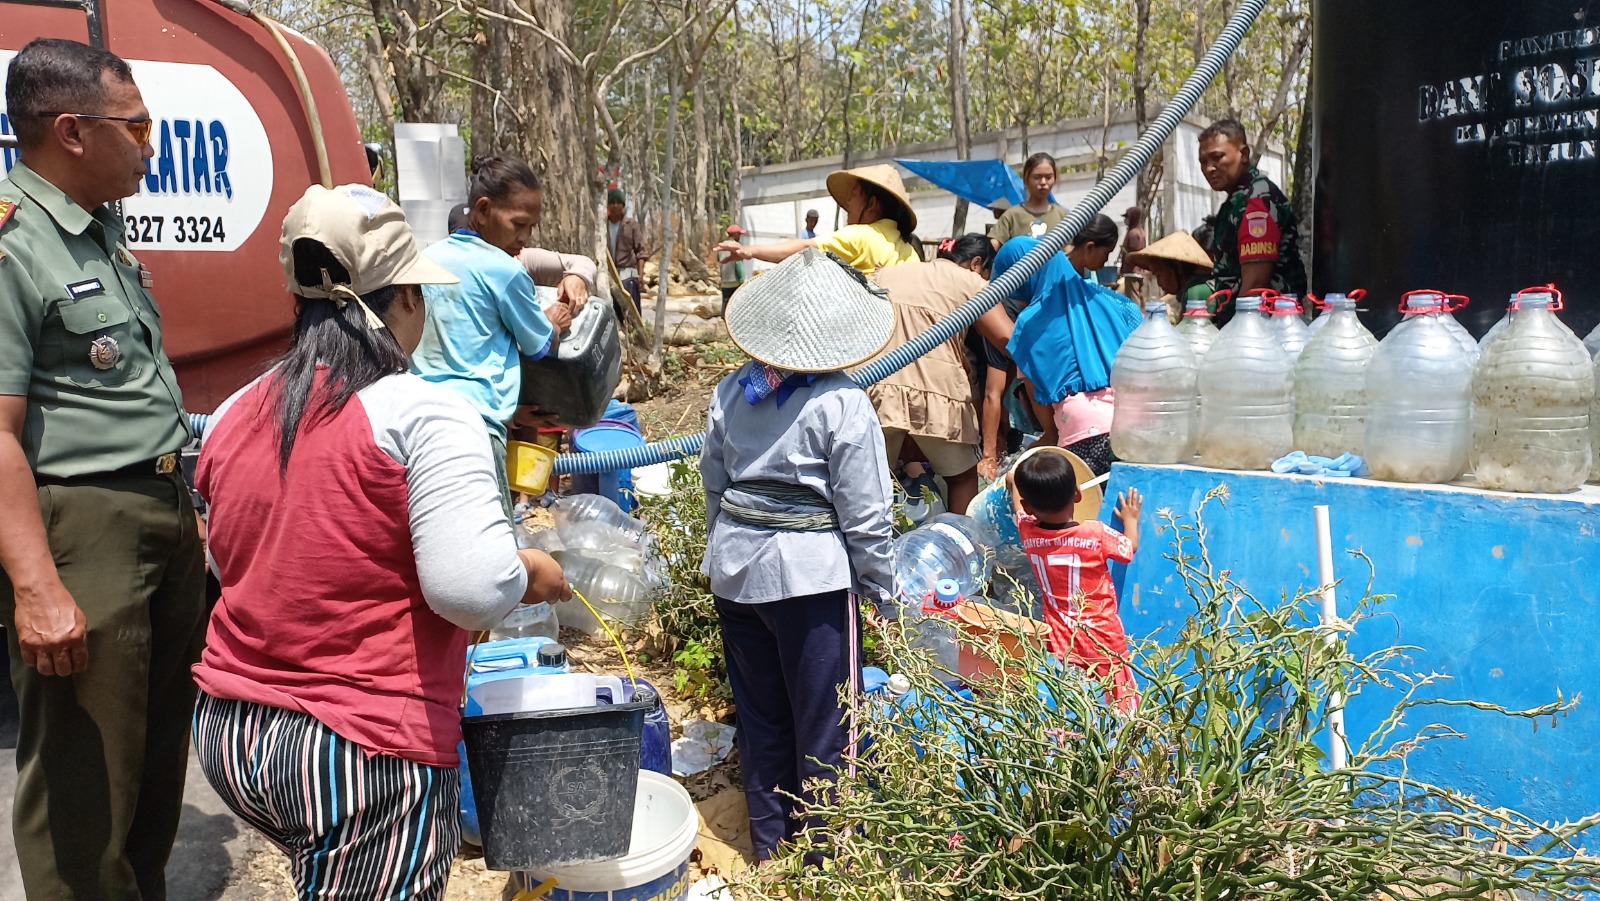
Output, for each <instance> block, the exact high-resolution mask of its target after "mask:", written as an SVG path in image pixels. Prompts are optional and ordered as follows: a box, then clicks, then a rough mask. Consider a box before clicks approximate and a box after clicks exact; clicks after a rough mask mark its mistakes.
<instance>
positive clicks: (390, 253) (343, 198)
mask: <svg viewBox="0 0 1600 901" xmlns="http://www.w3.org/2000/svg"><path fill="white" fill-rule="evenodd" d="M302 238H310V239H311V240H313V241H318V242H320V243H321V244H322V245H323V246H324V247H327V248H328V250H329V251H330V252H331V253H332V254H333V256H334V259H336V260H338V261H339V262H340V263H341V264H343V265H344V268H345V269H347V270H349V271H350V289H351V290H352V291H354V292H355V293H357V294H370V293H372V292H373V291H376V290H378V289H380V288H386V287H388V286H389V285H451V284H455V283H456V282H459V281H460V279H458V278H456V277H455V276H454V275H451V274H450V270H448V269H446V268H444V267H443V266H440V265H439V264H438V263H435V262H434V261H432V260H430V259H428V258H427V257H426V256H423V254H422V250H421V249H420V248H419V247H418V246H417V238H416V236H415V235H413V234H412V233H411V226H409V225H407V224H406V214H405V213H404V212H402V211H401V209H400V207H399V205H397V204H396V203H395V202H394V201H393V200H390V199H389V197H388V196H387V195H385V194H384V193H383V192H381V191H376V190H374V189H372V188H369V187H367V186H366V185H339V186H337V187H333V188H324V187H323V186H322V185H312V186H311V187H309V188H307V189H306V192H305V194H304V195H302V196H301V197H300V199H299V200H297V201H295V204H294V206H292V207H290V208H289V214H288V215H287V216H284V217H283V234H282V237H281V239H280V241H279V244H278V262H279V263H281V264H282V265H283V271H284V274H285V275H286V276H288V279H289V293H291V294H298V295H299V296H301V297H314V298H327V297H329V296H331V291H330V288H329V287H328V286H324V285H321V284H315V285H302V284H300V283H299V282H297V281H295V277H294V242H296V241H298V240H300V239H302Z"/></svg>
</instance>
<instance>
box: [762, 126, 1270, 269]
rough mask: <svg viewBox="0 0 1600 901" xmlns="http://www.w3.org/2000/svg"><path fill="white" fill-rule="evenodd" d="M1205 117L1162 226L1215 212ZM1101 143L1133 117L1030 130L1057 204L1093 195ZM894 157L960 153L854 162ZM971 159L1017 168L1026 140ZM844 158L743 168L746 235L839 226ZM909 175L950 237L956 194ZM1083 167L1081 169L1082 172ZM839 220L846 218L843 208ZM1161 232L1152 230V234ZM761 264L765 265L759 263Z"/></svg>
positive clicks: (917, 202)
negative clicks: (1203, 151)
mask: <svg viewBox="0 0 1600 901" xmlns="http://www.w3.org/2000/svg"><path fill="white" fill-rule="evenodd" d="M1204 127H1205V123H1204V122H1201V121H1198V120H1195V121H1185V122H1183V123H1181V124H1180V125H1179V127H1178V130H1177V132H1176V133H1175V134H1174V135H1173V137H1172V139H1171V140H1170V141H1169V142H1168V144H1167V147H1168V153H1167V163H1166V177H1165V179H1164V184H1163V190H1162V193H1161V198H1160V203H1161V205H1162V206H1163V207H1164V210H1163V213H1162V221H1163V225H1164V232H1165V231H1174V230H1177V229H1183V230H1186V231H1188V230H1193V229H1194V228H1196V227H1198V226H1199V225H1200V223H1201V221H1202V220H1203V219H1204V218H1205V217H1206V216H1208V215H1211V214H1212V213H1214V212H1216V209H1217V207H1218V206H1219V205H1220V204H1221V202H1222V195H1221V194H1218V193H1216V192H1214V191H1212V190H1211V188H1210V186H1208V185H1207V184H1206V181H1205V178H1204V177H1203V176H1202V175H1201V174H1200V165H1199V162H1198V160H1197V159H1196V155H1197V153H1198V150H1199V142H1198V138H1199V134H1200V131H1201V130H1202V129H1203V128H1204ZM1102 131H1104V133H1105V139H1104V144H1103V146H1104V147H1105V148H1106V150H1107V152H1108V153H1110V154H1111V155H1112V158H1113V159H1112V162H1115V158H1116V156H1117V154H1118V153H1119V151H1120V150H1122V149H1124V148H1126V147H1127V146H1129V145H1131V144H1132V143H1133V141H1134V140H1135V139H1136V138H1137V133H1136V131H1135V129H1134V125H1133V122H1132V121H1131V120H1130V119H1129V118H1128V117H1121V118H1119V119H1117V120H1114V121H1113V122H1112V124H1111V126H1110V128H1109V129H1108V130H1107V129H1103V127H1102V121H1101V120H1099V119H1078V120H1073V121H1069V122H1063V123H1058V124H1056V125H1054V126H1048V127H1043V128H1039V129H1035V130H1031V131H1030V132H1029V135H1028V152H1029V153H1037V152H1039V151H1044V152H1046V153H1049V154H1050V155H1051V156H1054V157H1056V159H1057V161H1058V163H1059V164H1060V166H1061V168H1062V170H1063V171H1062V173H1061V177H1060V179H1059V180H1058V182H1057V184H1056V189H1055V195H1056V200H1057V202H1059V203H1061V204H1062V205H1063V206H1066V207H1069V208H1070V207H1072V206H1075V205H1076V204H1077V203H1078V202H1080V201H1081V200H1083V198H1084V197H1086V196H1088V193H1089V191H1090V190H1091V189H1092V188H1093V187H1094V185H1095V182H1096V171H1097V169H1096V167H1095V165H1094V161H1095V159H1096V154H1098V153H1099V152H1100V151H1101V148H1102ZM896 157H901V158H907V159H925V160H953V159H955V158H956V155H955V146H954V143H953V142H950V141H945V142H938V143H930V144H913V145H903V146H899V147H893V148H888V149H885V150H881V151H878V152H875V153H870V154H862V155H860V156H858V157H857V158H856V160H855V161H854V162H853V165H855V166H871V165H876V164H878V163H892V161H893V160H894V159H895V158H896ZM972 158H973V159H986V158H987V159H994V158H1004V159H1007V160H1008V161H1010V162H1011V164H1012V165H1013V166H1015V167H1017V168H1018V169H1019V170H1020V168H1021V166H1022V160H1023V154H1022V140H1021V134H1020V132H1018V131H1017V130H1014V129H1013V130H1011V131H1009V132H1004V133H989V134H985V135H979V136H976V137H975V138H974V139H973V146H972ZM843 162H844V161H843V159H842V158H841V157H837V156H835V157H826V158H821V159H813V160H804V161H801V162H796V163H784V164H781V165H776V166H765V167H753V168H749V169H746V170H745V172H744V179H743V186H744V196H743V213H742V216H741V219H740V224H741V225H742V226H744V228H745V230H746V231H748V232H750V237H748V238H746V240H747V241H750V242H753V243H764V242H767V241H777V240H783V239H786V238H793V237H795V236H797V235H798V234H799V233H800V229H801V228H803V227H804V225H805V212H806V210H807V209H815V210H816V211H817V212H818V213H819V214H820V220H819V223H818V227H817V232H818V234H822V235H826V234H828V233H829V232H831V231H832V230H833V228H834V223H835V221H836V220H835V212H836V211H837V205H836V204H835V203H834V202H833V199H832V198H831V197H829V196H828V192H827V187H826V180H827V177H828V173H830V172H833V171H834V170H836V169H838V168H839V167H840V166H841V165H843ZM896 168H897V169H898V171H899V172H900V176H901V178H903V179H905V182H906V189H907V191H909V192H910V193H911V202H912V206H913V207H914V208H915V209H916V211H917V219H918V225H917V234H918V236H919V237H922V238H924V239H927V240H935V239H939V238H944V237H948V236H949V235H950V234H951V229H952V226H953V224H954V221H955V205H956V198H955V196H954V195H952V194H950V193H949V192H947V191H944V190H942V189H939V188H935V187H933V186H932V185H930V184H928V183H927V182H924V181H923V180H922V179H920V178H917V177H915V176H913V175H911V173H909V172H908V171H906V170H905V169H900V168H899V167H896ZM1261 168H1262V171H1263V172H1265V173H1266V174H1267V175H1268V176H1269V177H1270V178H1272V179H1273V181H1276V182H1278V184H1280V185H1282V184H1283V180H1282V174H1283V169H1284V161H1283V157H1282V155H1281V154H1280V153H1278V152H1276V151H1271V152H1269V153H1268V154H1267V156H1266V157H1265V158H1264V159H1263V160H1262V162H1261ZM1080 169H1082V170H1086V171H1077V170H1080ZM1134 200H1135V196H1134V185H1133V184H1129V185H1127V186H1126V187H1124V188H1123V189H1122V190H1121V191H1119V192H1118V193H1117V195H1116V196H1115V197H1114V198H1113V199H1112V201H1111V202H1110V203H1108V204H1106V206H1105V207H1104V209H1103V210H1102V212H1105V213H1106V214H1107V215H1109V216H1111V217H1112V218H1113V219H1116V220H1118V223H1119V225H1120V223H1121V217H1122V211H1123V210H1125V209H1127V208H1128V207H1130V206H1133V204H1134ZM837 221H838V222H839V223H840V224H843V221H844V217H843V213H842V212H841V213H839V216H838V219H837ZM993 221H994V217H993V215H992V214H990V213H989V211H988V210H984V209H979V208H975V207H974V208H969V209H968V211H967V230H968V231H982V230H984V229H985V228H987V227H988V226H989V224H990V223H991V222H993ZM1154 237H1156V236H1155V235H1152V238H1154ZM757 267H758V268H764V264H760V263H758V264H757Z"/></svg>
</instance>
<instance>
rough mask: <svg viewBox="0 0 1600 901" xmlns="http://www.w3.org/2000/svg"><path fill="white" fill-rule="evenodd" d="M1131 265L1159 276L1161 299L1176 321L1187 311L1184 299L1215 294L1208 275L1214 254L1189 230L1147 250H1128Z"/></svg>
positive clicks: (1128, 259)
mask: <svg viewBox="0 0 1600 901" xmlns="http://www.w3.org/2000/svg"><path fill="white" fill-rule="evenodd" d="M1127 261H1128V263H1129V265H1132V266H1135V267H1137V268H1139V269H1144V270H1147V271H1148V272H1150V274H1152V275H1154V276H1155V277H1156V283H1157V284H1159V285H1160V286H1161V299H1162V300H1164V301H1166V302H1167V312H1168V313H1169V314H1170V316H1171V318H1172V320H1173V321H1174V322H1176V321H1177V320H1178V318H1179V317H1180V316H1182V315H1183V305H1184V302H1185V301H1187V300H1190V299H1198V300H1205V299H1206V298H1207V297H1208V296H1209V295H1210V294H1211V288H1210V286H1209V285H1207V284H1206V278H1207V277H1209V276H1210V275H1211V257H1210V255H1208V254H1207V253H1206V250H1205V248H1204V247H1201V246H1200V242H1199V241H1196V240H1195V239H1194V236H1193V235H1191V234H1189V233H1188V232H1173V233H1172V234H1170V235H1167V236H1166V237H1164V238H1162V239H1161V240H1159V241H1157V242H1155V243H1154V244H1151V245H1149V246H1148V247H1146V248H1144V249H1143V250H1137V251H1133V252H1131V253H1129V254H1128V256H1127Z"/></svg>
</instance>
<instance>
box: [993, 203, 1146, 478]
mask: <svg viewBox="0 0 1600 901" xmlns="http://www.w3.org/2000/svg"><path fill="white" fill-rule="evenodd" d="M1117 238H1118V230H1117V224H1116V223H1115V222H1113V221H1112V220H1111V217H1109V216H1106V215H1104V214H1101V215H1098V216H1096V217H1095V218H1094V220H1093V221H1091V222H1090V223H1089V224H1088V225H1087V226H1085V227H1084V229H1083V230H1082V231H1080V232H1078V235H1077V237H1076V238H1074V239H1073V242H1072V249H1071V250H1070V251H1068V252H1067V254H1066V255H1065V256H1063V255H1061V254H1056V255H1054V256H1052V257H1051V259H1050V261H1049V262H1048V263H1046V264H1045V265H1044V266H1041V267H1040V268H1039V270H1038V271H1037V272H1035V273H1034V274H1033V275H1032V276H1031V277H1030V278H1029V279H1028V281H1026V282H1025V283H1024V284H1023V287H1022V288H1019V289H1018V291H1017V292H1015V293H1016V294H1017V295H1020V296H1025V297H1028V298H1029V301H1030V302H1029V303H1028V306H1027V309H1025V310H1023V311H1022V314H1021V315H1020V316H1018V317H1017V324H1016V328H1015V330H1014V331H1013V332H1012V334H1011V343H1010V344H1009V345H1007V348H1006V349H1007V351H1008V352H1009V353H1010V355H1011V357H1012V359H1014V360H1016V361H1017V369H1018V370H1019V371H1020V372H1021V373H1022V375H1023V376H1024V377H1025V378H1026V379H1027V380H1028V382H1029V383H1030V384H1032V386H1033V392H1034V400H1036V401H1037V402H1039V403H1041V404H1048V405H1050V406H1051V407H1052V408H1053V410H1054V413H1055V425H1056V431H1057V443H1058V444H1059V445H1060V446H1061V447H1064V448H1066V449H1067V450H1070V451H1072V452H1073V453H1075V454H1077V455H1078V456H1079V457H1081V458H1083V461H1084V462H1085V463H1087V464H1089V467H1090V468H1091V469H1093V470H1094V471H1095V473H1097V474H1100V473H1104V472H1106V471H1107V470H1108V469H1110V468H1111V434H1110V433H1111V414H1112V407H1113V403H1114V400H1115V399H1114V397H1113V396H1112V393H1111V363H1112V361H1113V360H1114V359H1116V356H1117V350H1118V348H1120V347H1121V346H1122V342H1123V341H1125V340H1127V337H1128V335H1130V334H1132V333H1133V330H1134V329H1135V328H1138V326H1139V321H1140V316H1139V310H1138V308H1137V307H1135V306H1134V304H1133V303H1132V302H1131V301H1129V300H1128V299H1127V298H1125V297H1123V296H1122V295H1120V294H1117V293H1116V292H1114V291H1111V290H1109V289H1107V288H1103V287H1101V286H1100V285H1099V284H1098V283H1096V282H1095V281H1094V278H1093V274H1094V272H1095V270H1097V269H1099V268H1101V267H1103V266H1104V265H1105V264H1106V261H1107V260H1108V259H1110V257H1111V254H1112V253H1113V252H1114V251H1115V250H1116V247H1117ZM1037 243H1038V242H1037V241H1035V240H1034V239H1032V238H1026V237H1024V238H1013V239H1011V240H1010V241H1007V242H1006V244H1005V246H1004V247H1002V248H1000V253H999V255H998V256H997V257H996V258H995V263H994V273H995V277H996V278H998V277H1000V275H1001V274H1002V273H1004V272H1005V271H1006V269H1008V268H1010V267H1011V266H1014V265H1016V262H1017V261H1018V260H1020V259H1021V258H1022V257H1023V255H1025V254H1026V253H1027V252H1028V251H1029V250H1032V249H1033V247H1034V246H1035V245H1036V244H1037Z"/></svg>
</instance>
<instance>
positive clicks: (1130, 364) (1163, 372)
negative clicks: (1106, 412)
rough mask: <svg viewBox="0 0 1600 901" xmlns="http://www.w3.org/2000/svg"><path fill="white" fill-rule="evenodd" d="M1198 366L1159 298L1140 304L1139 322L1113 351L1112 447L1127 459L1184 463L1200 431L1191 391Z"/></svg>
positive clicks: (1119, 457) (1197, 382)
mask: <svg viewBox="0 0 1600 901" xmlns="http://www.w3.org/2000/svg"><path fill="white" fill-rule="evenodd" d="M1199 377H1200V367H1199V366H1198V365H1197V364H1196V363H1195V359H1194V351H1193V350H1191V349H1190V347H1189V342H1188V341H1186V340H1184V337H1183V336H1182V335H1180V334H1178V330H1177V329H1175V328H1173V326H1172V323H1171V322H1170V321H1168V319H1167V305H1166V303H1164V302H1162V301H1159V300H1152V301H1149V302H1148V303H1146V304H1145V305H1144V322H1143V323H1141V324H1140V325H1139V327H1138V328H1136V329H1134V330H1133V334H1131V335H1129V336H1128V340H1126V341H1124V342H1122V347H1121V348H1119V349H1118V350H1117V358H1116V360H1115V361H1113V362H1112V364H1111V387H1112V389H1113V390H1114V391H1115V393H1116V396H1117V405H1116V410H1115V412H1114V415H1113V416H1112V419H1111V451H1112V453H1114V454H1116V455H1117V459H1119V460H1125V461H1127V462H1129V463H1185V462H1188V461H1189V459H1190V458H1192V457H1193V456H1194V449H1195V441H1196V439H1197V437H1198V435H1197V432H1198V429H1199V421H1198V410H1197V409H1196V403H1195V396H1196V395H1195V392H1196V390H1197V385H1198V384H1199Z"/></svg>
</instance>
